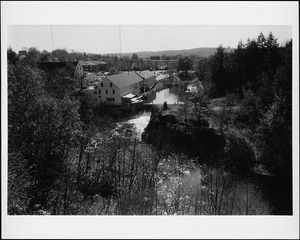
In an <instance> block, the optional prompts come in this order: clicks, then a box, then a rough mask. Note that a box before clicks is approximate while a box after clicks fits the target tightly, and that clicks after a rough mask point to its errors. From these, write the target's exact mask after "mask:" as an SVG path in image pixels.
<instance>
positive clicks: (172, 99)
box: [151, 88, 182, 104]
mask: <svg viewBox="0 0 300 240" xmlns="http://www.w3.org/2000/svg"><path fill="white" fill-rule="evenodd" d="M154 94H156V96H155V99H154V100H153V101H152V102H151V103H153V104H164V102H167V103H168V104H182V102H180V101H179V100H178V97H177V95H176V94H174V93H173V92H171V90H170V88H166V89H164V90H161V91H159V92H156V93H154Z"/></svg>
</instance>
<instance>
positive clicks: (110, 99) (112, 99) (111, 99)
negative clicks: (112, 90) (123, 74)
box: [106, 98, 115, 102]
mask: <svg viewBox="0 0 300 240" xmlns="http://www.w3.org/2000/svg"><path fill="white" fill-rule="evenodd" d="M106 100H107V101H108V102H114V101H115V98H106Z"/></svg>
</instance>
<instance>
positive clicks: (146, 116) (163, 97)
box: [121, 88, 182, 138]
mask: <svg viewBox="0 0 300 240" xmlns="http://www.w3.org/2000/svg"><path fill="white" fill-rule="evenodd" d="M148 99H150V100H149V101H148V104H149V105H152V104H155V105H163V104H164V102H167V104H182V102H180V101H179V100H178V96H177V95H176V93H175V91H174V89H170V88H166V89H163V90H161V91H159V92H156V93H154V94H153V95H152V96H149V97H148ZM149 105H148V106H149ZM150 116H151V111H150V110H149V109H146V108H143V109H141V110H139V111H137V112H134V113H132V114H130V115H129V116H127V117H125V118H123V119H122V120H121V122H126V123H131V124H133V125H134V127H135V128H136V131H137V133H138V137H139V138H141V134H142V133H143V131H144V129H145V128H146V127H147V125H148V123H149V121H150Z"/></svg>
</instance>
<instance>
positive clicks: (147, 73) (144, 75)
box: [137, 70, 156, 79]
mask: <svg viewBox="0 0 300 240" xmlns="http://www.w3.org/2000/svg"><path fill="white" fill-rule="evenodd" d="M137 74H139V75H140V76H141V77H142V78H146V79H147V78H151V77H156V75H155V74H154V73H153V72H150V71H149V70H145V71H138V72H137Z"/></svg>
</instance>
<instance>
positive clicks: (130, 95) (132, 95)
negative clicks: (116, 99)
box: [123, 93, 135, 98]
mask: <svg viewBox="0 0 300 240" xmlns="http://www.w3.org/2000/svg"><path fill="white" fill-rule="evenodd" d="M133 97H135V95H134V94H132V93H129V94H127V95H125V96H123V98H133Z"/></svg>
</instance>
